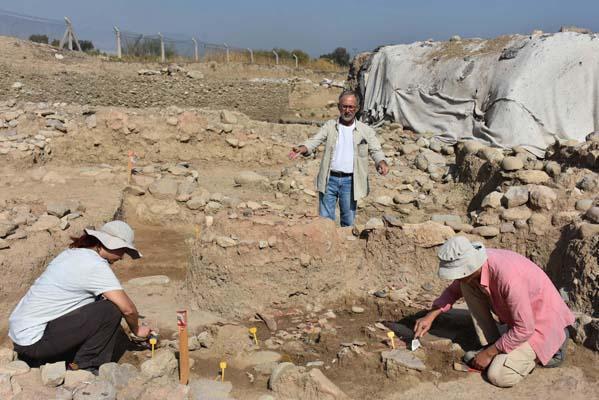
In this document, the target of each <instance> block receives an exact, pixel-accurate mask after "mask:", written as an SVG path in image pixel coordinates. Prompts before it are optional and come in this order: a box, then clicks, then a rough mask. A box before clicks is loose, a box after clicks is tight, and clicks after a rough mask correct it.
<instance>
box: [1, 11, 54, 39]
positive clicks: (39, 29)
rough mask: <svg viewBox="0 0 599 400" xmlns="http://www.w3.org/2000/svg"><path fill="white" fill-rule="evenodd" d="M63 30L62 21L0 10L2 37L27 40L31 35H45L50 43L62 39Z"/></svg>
mask: <svg viewBox="0 0 599 400" xmlns="http://www.w3.org/2000/svg"><path fill="white" fill-rule="evenodd" d="M64 29H65V23H64V21H59V20H55V19H49V18H41V17H35V16H32V15H26V14H20V13H15V12H11V11H7V10H3V9H0V35H3V36H14V37H18V38H22V39H28V38H29V37H30V36H31V35H46V36H47V37H48V39H49V41H52V39H59V38H60V37H62V34H63V33H64Z"/></svg>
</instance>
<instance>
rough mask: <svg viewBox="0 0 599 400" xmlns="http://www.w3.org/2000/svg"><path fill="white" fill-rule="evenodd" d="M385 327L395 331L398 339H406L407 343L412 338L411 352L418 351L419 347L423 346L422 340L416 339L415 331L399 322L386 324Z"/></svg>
mask: <svg viewBox="0 0 599 400" xmlns="http://www.w3.org/2000/svg"><path fill="white" fill-rule="evenodd" d="M385 326H386V327H387V328H389V329H391V330H392V331H394V332H395V334H396V335H397V336H398V337H400V338H402V339H404V340H405V341H406V342H407V341H408V340H409V338H412V341H411V342H409V343H410V350H411V351H416V350H417V349H418V348H419V347H421V346H422V345H421V343H420V340H419V339H416V338H415V337H414V331H413V330H412V329H410V328H408V327H407V326H405V325H403V324H399V323H397V322H387V323H385ZM406 339H408V340H406Z"/></svg>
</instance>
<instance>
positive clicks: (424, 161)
mask: <svg viewBox="0 0 599 400" xmlns="http://www.w3.org/2000/svg"><path fill="white" fill-rule="evenodd" d="M414 163H415V164H416V167H417V168H418V169H419V170H421V171H428V170H429V169H430V168H431V167H444V166H446V165H447V160H446V159H445V157H443V156H442V155H441V154H438V153H435V152H434V151H431V150H423V151H422V152H421V153H420V154H418V155H417V156H416V160H415V161H414Z"/></svg>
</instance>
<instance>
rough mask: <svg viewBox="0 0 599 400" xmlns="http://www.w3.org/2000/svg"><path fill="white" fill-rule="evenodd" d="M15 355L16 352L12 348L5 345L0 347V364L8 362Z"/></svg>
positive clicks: (12, 359)
mask: <svg viewBox="0 0 599 400" xmlns="http://www.w3.org/2000/svg"><path fill="white" fill-rule="evenodd" d="M16 356H17V353H15V352H14V350H12V349H9V348H6V347H2V348H0V365H2V364H8V363H9V362H11V361H14V359H15V358H16Z"/></svg>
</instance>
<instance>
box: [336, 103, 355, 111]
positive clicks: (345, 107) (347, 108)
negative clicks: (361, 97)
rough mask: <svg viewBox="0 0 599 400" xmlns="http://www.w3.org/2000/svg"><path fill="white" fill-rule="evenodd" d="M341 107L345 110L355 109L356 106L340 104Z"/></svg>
mask: <svg viewBox="0 0 599 400" xmlns="http://www.w3.org/2000/svg"><path fill="white" fill-rule="evenodd" d="M339 108H341V109H343V110H355V109H356V106H352V105H345V104H339Z"/></svg>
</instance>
